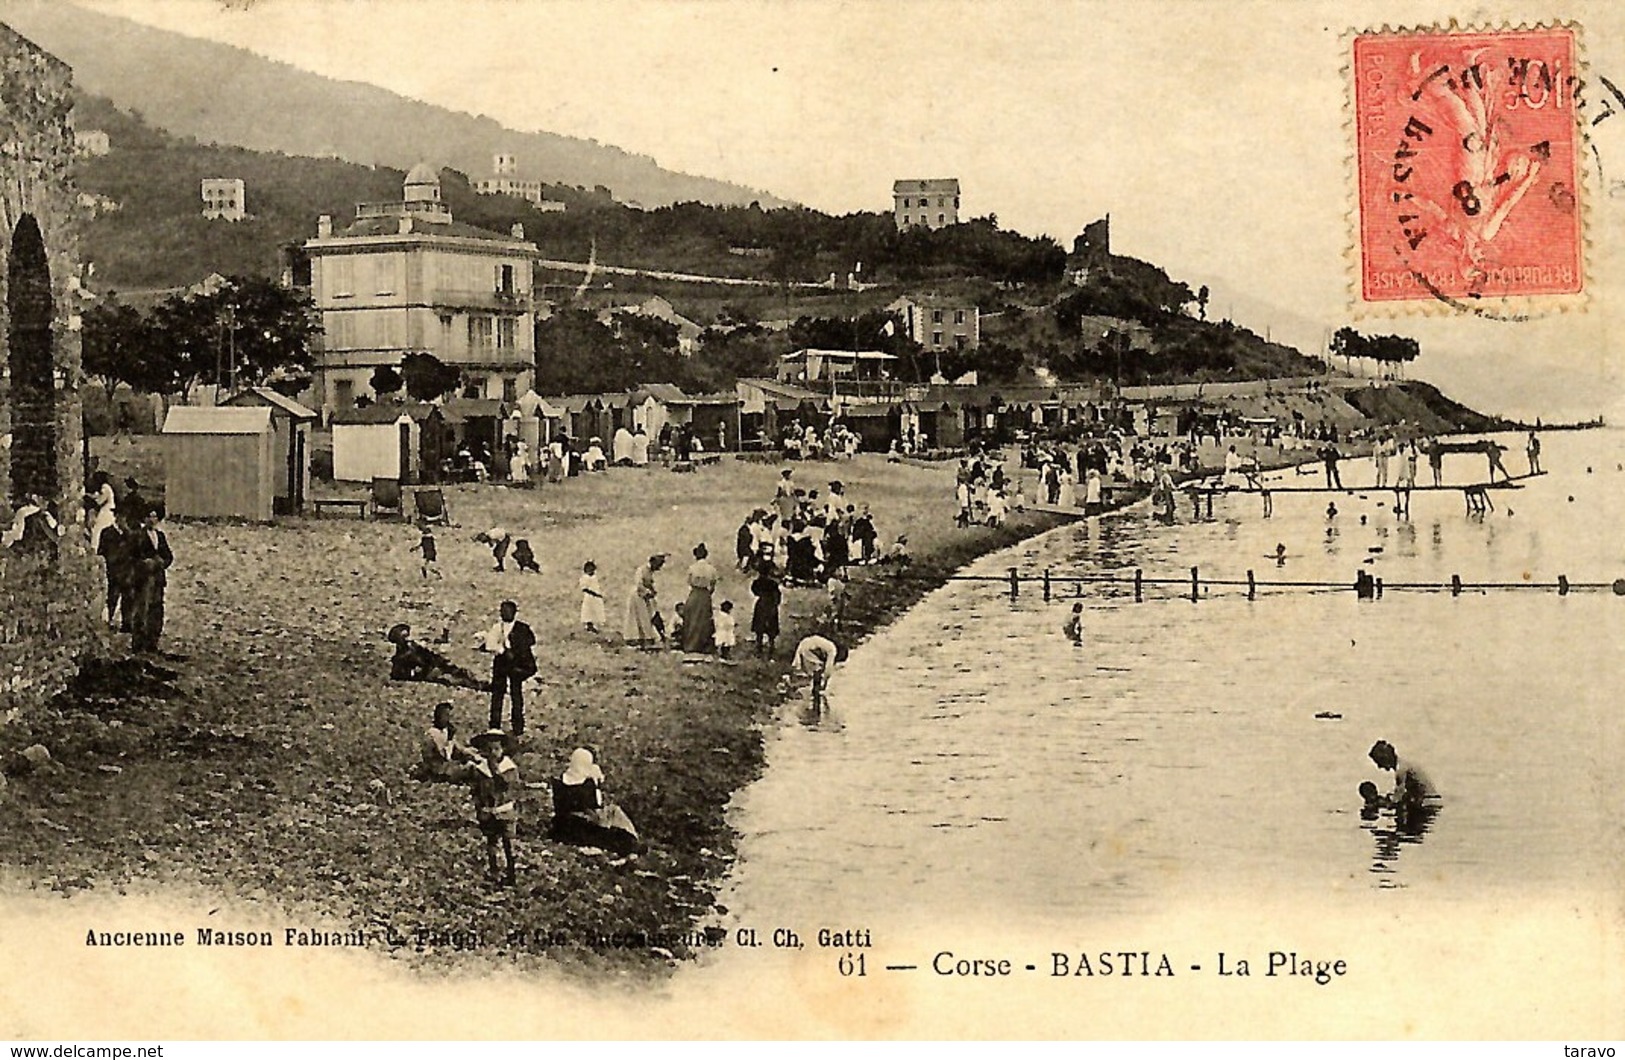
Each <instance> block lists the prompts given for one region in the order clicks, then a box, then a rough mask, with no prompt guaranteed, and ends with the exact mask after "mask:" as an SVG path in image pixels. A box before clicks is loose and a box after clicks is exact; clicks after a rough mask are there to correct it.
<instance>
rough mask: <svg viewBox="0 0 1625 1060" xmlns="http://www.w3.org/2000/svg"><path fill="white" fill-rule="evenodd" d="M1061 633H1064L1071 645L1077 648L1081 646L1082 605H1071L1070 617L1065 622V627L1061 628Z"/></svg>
mask: <svg viewBox="0 0 1625 1060" xmlns="http://www.w3.org/2000/svg"><path fill="white" fill-rule="evenodd" d="M1061 632H1063V633H1065V634H1066V639H1067V640H1069V641H1071V642H1072V643H1073V644H1075V645H1078V646H1079V647H1082V646H1083V605H1082V604H1073V605H1072V617H1070V618H1068V619H1067V620H1066V625H1065V626H1062V627H1061Z"/></svg>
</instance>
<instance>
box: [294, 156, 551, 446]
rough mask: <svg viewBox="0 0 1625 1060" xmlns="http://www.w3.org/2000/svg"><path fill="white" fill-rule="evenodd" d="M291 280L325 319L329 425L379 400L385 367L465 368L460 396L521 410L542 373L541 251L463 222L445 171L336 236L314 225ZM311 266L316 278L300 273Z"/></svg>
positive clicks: (322, 381)
mask: <svg viewBox="0 0 1625 1060" xmlns="http://www.w3.org/2000/svg"><path fill="white" fill-rule="evenodd" d="M293 256H294V257H295V258H296V259H298V258H302V259H303V260H302V261H298V260H295V261H290V263H289V264H290V275H291V278H292V280H293V282H295V283H301V284H302V283H306V282H308V284H309V286H310V292H311V297H312V299H313V301H314V302H315V304H316V309H317V310H318V312H320V314H321V322H322V335H321V337H320V348H319V350H318V351H317V354H316V359H315V360H316V365H315V370H314V373H313V374H314V380H313V389H314V391H315V393H314V400H315V402H316V403H317V404H319V405H320V406H321V409H322V412H323V417H324V420H325V419H326V417H328V416H331V415H332V413H334V412H337V411H339V410H342V409H348V408H353V407H354V406H355V403H356V399H357V398H360V397H372V396H374V395H373V393H372V385H371V380H372V376H373V373H374V372H376V371H377V370H378V368H379V367H381V366H385V365H388V366H390V367H392V368H396V369H399V368H400V366H401V362H402V360H404V359H405V357H406V356H407V355H408V354H411V353H429V354H433V355H434V356H435V357H437V358H439V359H440V360H441V361H443V362H445V363H446V364H448V365H452V366H454V367H456V368H457V369H459V370H460V371H461V372H462V375H463V382H462V385H460V386H459V387H458V388H457V391H456V392H457V393H458V394H460V395H462V396H467V397H481V398H494V399H497V400H503V401H509V402H511V401H514V400H516V399H517V398H518V396H519V395H520V394H523V393H524V392H525V391H527V390H529V389H530V386H531V380H532V378H533V376H534V372H535V364H536V340H535V322H536V308H535V301H534V297H533V289H532V283H531V280H532V263H533V262H534V261H535V259H536V257H537V249H536V245H535V244H534V243H530V242H527V241H526V240H525V237H524V232H523V230H522V229H521V228H520V226H518V225H515V226H514V231H512V232H510V233H508V234H507V235H503V234H502V233H499V232H492V231H489V230H486V229H483V228H475V227H474V226H472V225H466V224H460V223H459V222H457V221H455V220H454V219H453V218H452V216H451V210H450V209H449V208H448V207H447V206H446V204H445V203H444V202H443V201H441V197H440V176H439V172H438V171H437V170H436V169H435V168H434V167H432V166H430V165H428V164H426V163H419V164H418V165H416V166H413V167H412V171H411V172H410V173H408V174H407V175H406V180H405V182H404V184H403V187H402V195H401V199H400V201H398V202H375V203H361V204H359V205H358V206H357V207H356V213H355V220H354V221H353V222H352V223H350V224H349V225H348V226H346V227H344V228H342V229H340V228H337V227H336V226H335V225H334V224H333V219H332V218H331V217H328V216H325V215H324V216H323V217H322V218H321V219H320V220H319V221H318V222H317V232H316V238H315V239H311V240H307V241H306V242H305V243H304V244H303V245H302V246H300V247H298V248H295V249H294V251H293ZM307 263H308V272H307V270H306V268H305V267H304V266H305V265H306V264H307Z"/></svg>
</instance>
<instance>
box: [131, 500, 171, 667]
mask: <svg viewBox="0 0 1625 1060" xmlns="http://www.w3.org/2000/svg"><path fill="white" fill-rule="evenodd" d="M162 517H163V511H162V509H159V508H153V507H149V508H147V510H146V511H144V512H142V514H141V525H140V527H139V528H138V529H136V531H135V532H134V534H132V535H131V536H132V540H131V541H130V542H129V544H128V546H127V547H128V549H129V552H128V553H127V558H126V562H127V563H128V564H129V567H128V574H127V576H128V577H129V578H130V579H131V581H132V583H133V585H134V588H135V613H134V615H132V616H131V621H130V631H131V633H132V634H133V637H132V638H131V640H132V642H131V647H133V648H134V649H135V650H136V651H138V652H151V653H156V652H157V651H158V638H159V636H160V635H161V634H162V633H163V631H164V588H165V587H166V586H167V585H168V584H169V573H168V572H169V566H170V564H172V563H174V562H175V555H174V553H172V552H170V550H169V538H168V537H166V536H164V532H163V531H162V530H160V529H158V520H159V519H161V518H162Z"/></svg>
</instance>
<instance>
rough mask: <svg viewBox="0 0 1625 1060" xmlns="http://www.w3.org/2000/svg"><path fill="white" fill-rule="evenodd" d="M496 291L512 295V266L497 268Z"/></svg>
mask: <svg viewBox="0 0 1625 1060" xmlns="http://www.w3.org/2000/svg"><path fill="white" fill-rule="evenodd" d="M497 290H498V291H500V292H501V293H502V294H513V266H512V265H499V266H497Z"/></svg>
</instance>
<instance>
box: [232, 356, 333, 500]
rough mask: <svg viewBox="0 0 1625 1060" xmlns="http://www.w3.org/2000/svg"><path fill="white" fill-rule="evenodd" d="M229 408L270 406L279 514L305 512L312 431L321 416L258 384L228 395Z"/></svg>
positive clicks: (308, 488) (308, 490) (308, 489)
mask: <svg viewBox="0 0 1625 1060" xmlns="http://www.w3.org/2000/svg"><path fill="white" fill-rule="evenodd" d="M225 405H226V406H227V407H230V408H268V409H270V410H271V427H272V429H273V430H274V431H275V433H276V494H275V503H274V507H275V509H276V512H277V514H278V515H289V514H292V513H294V512H300V511H303V510H304V508H305V499H306V498H307V497H308V496H309V495H310V430H311V425H312V424H314V423H315V422H316V420H317V419H318V418H319V416H318V414H317V413H316V411H315V410H314V409H308V408H306V407H305V406H303V405H301V404H300V403H299V402H297V401H295V400H293V399H292V398H290V397H286V396H284V395H282V394H279V393H277V392H276V391H275V390H272V389H271V388H270V387H265V386H257V387H252V388H250V389H248V390H244V391H242V392H241V393H238V394H234V395H232V396H231V397H230V398H227V399H226V401H225Z"/></svg>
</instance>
